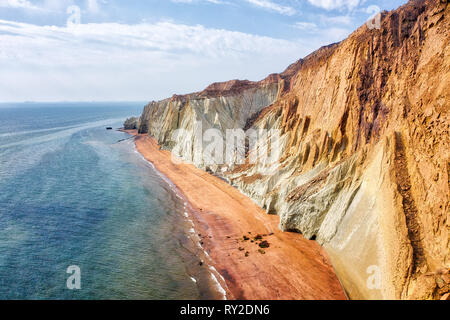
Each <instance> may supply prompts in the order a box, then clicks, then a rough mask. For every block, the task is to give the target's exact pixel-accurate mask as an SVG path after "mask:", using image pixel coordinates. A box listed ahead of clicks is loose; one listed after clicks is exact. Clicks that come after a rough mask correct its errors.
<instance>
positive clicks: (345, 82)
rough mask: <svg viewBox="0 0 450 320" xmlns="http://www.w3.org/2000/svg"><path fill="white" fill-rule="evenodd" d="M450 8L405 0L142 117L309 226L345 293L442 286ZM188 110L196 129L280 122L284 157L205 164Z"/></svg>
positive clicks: (423, 291) (433, 291) (287, 218)
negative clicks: (261, 70) (286, 60)
mask: <svg viewBox="0 0 450 320" xmlns="http://www.w3.org/2000/svg"><path fill="white" fill-rule="evenodd" d="M449 15H450V12H449V6H448V2H447V1H442V0H425V1H419V0H413V1H410V2H408V3H407V4H406V5H404V6H402V7H400V8H399V9H397V10H395V11H392V12H384V13H383V14H382V19H381V28H380V29H372V30H369V28H368V27H367V26H366V25H364V26H362V27H361V28H359V29H358V30H356V31H355V32H354V33H353V34H352V35H350V36H349V38H347V39H346V40H344V41H342V42H341V43H339V44H334V45H331V46H328V47H324V48H322V49H320V50H318V51H316V52H315V53H313V54H312V55H310V56H308V57H306V58H305V59H302V60H299V61H298V62H296V63H295V64H293V65H292V66H290V67H289V68H288V69H287V70H286V71H285V72H284V73H282V74H280V75H271V76H269V77H268V78H267V79H265V80H263V81H261V82H249V81H231V82H227V83H220V84H214V85H211V86H210V87H208V88H207V89H206V90H204V91H203V92H200V93H195V94H191V95H186V96H174V97H173V98H172V99H167V100H164V101H160V102H152V103H150V104H149V105H148V106H146V107H145V110H144V112H143V114H142V116H141V118H140V126H139V130H140V132H145V133H149V134H151V135H152V136H154V137H156V138H157V140H158V142H159V143H160V145H162V146H163V147H164V148H166V149H169V150H172V151H174V152H176V153H177V155H178V156H179V157H182V158H183V159H185V160H189V161H191V162H193V163H194V164H195V165H197V166H198V167H200V168H203V169H208V170H212V171H215V172H217V171H224V172H223V177H224V178H226V179H227V180H228V181H229V182H230V183H231V184H232V185H234V186H236V187H237V188H239V189H240V190H241V191H242V192H243V193H244V194H246V195H248V196H249V197H251V198H252V199H253V200H254V201H255V202H256V203H258V204H259V205H260V206H261V207H263V208H264V209H265V210H266V211H267V212H268V213H269V214H277V215H279V216H280V228H282V229H283V230H286V231H296V232H299V233H302V234H303V235H304V236H305V237H307V238H310V239H316V240H317V241H318V242H319V243H320V244H322V245H323V246H324V248H325V249H326V250H327V252H328V254H329V256H330V258H331V260H332V262H333V265H334V267H335V269H336V272H337V274H338V276H339V277H340V279H341V281H342V283H343V285H344V287H345V289H346V291H347V293H348V294H349V296H350V297H351V298H355V299H436V298H440V297H441V296H443V295H445V294H446V293H447V292H448V291H449V273H448V270H449V269H450V261H449V233H448V231H449V222H448V213H449V172H450V153H449V150H450V148H449V147H450V138H449V127H450V120H449V113H448V111H449V109H450V108H449V105H450V90H449V88H450V71H449V70H450V50H448V48H449V40H450V32H449V30H450V26H449ZM196 121H200V122H201V123H202V129H201V130H203V132H204V131H205V130H207V129H208V128H217V129H220V130H221V131H222V132H225V131H226V130H227V129H231V128H245V129H249V128H253V129H267V128H270V129H277V130H279V132H280V137H279V140H278V142H279V145H280V146H281V154H282V157H281V159H280V161H279V167H278V169H277V170H276V171H274V172H270V173H264V172H266V171H265V170H264V169H266V167H267V164H266V163H258V164H251V163H246V164H243V165H236V166H234V167H229V166H228V167H221V166H215V167H208V166H206V165H205V164H204V163H203V160H202V157H201V150H202V148H203V147H204V145H196V144H195V139H194V136H195V130H196V126H195V122H196ZM180 128H181V129H185V133H184V134H183V135H182V136H178V137H175V139H172V138H173V137H172V134H173V132H174V130H175V129H180ZM263 143H264V142H263ZM265 143H266V144H267V145H269V144H270V143H269V141H268V140H267V141H266V142H265ZM175 146H178V150H174V147H175ZM180 146H181V147H180ZM259 147H261V145H259ZM248 151H249V152H248V153H247V156H249V155H250V154H251V152H252V150H248ZM225 169H226V172H225Z"/></svg>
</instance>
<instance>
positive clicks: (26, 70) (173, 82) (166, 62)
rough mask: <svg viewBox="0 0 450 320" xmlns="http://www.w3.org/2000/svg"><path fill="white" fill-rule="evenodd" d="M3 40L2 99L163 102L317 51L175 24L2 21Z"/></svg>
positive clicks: (280, 67) (269, 70)
mask: <svg viewBox="0 0 450 320" xmlns="http://www.w3.org/2000/svg"><path fill="white" fill-rule="evenodd" d="M0 43H1V46H0V70H2V72H1V73H0V83H2V86H0V101H24V100H46V101H49V100H52V101H54V100H151V99H160V98H164V97H168V96H171V95H172V94H173V93H186V92H191V91H197V90H201V89H203V88H204V87H205V86H206V85H208V84H209V83H211V82H214V81H224V80H230V79H235V78H241V79H245V78H247V79H251V80H259V79H262V78H264V77H265V76H267V75H268V74H270V73H272V72H280V71H282V70H284V68H285V67H286V66H288V65H289V64H290V63H292V62H293V61H295V60H297V59H298V58H300V57H302V56H304V55H306V54H308V53H310V52H311V51H312V49H314V48H313V47H311V44H309V43H308V44H306V45H305V46H303V45H302V44H301V43H300V42H298V41H287V40H281V39H275V38H270V37H264V36H257V35H252V34H247V33H242V32H232V31H227V30H220V29H209V28H206V27H204V26H201V25H196V26H188V25H183V24H177V23H172V22H159V23H154V24H148V23H143V24H137V25H125V24H118V23H102V24H81V25H78V26H77V27H76V28H74V29H70V28H65V27H56V26H37V25H33V24H26V23H17V22H11V21H5V20H0Z"/></svg>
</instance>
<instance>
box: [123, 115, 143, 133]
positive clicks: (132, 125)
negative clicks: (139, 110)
mask: <svg viewBox="0 0 450 320" xmlns="http://www.w3.org/2000/svg"><path fill="white" fill-rule="evenodd" d="M123 128H124V129H125V130H137V129H138V128H139V118H136V117H131V118H128V119H127V120H125V122H124V124H123Z"/></svg>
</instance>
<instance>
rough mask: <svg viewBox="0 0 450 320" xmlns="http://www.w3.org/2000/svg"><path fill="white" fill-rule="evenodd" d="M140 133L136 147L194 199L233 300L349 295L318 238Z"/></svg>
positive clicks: (198, 228)
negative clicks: (289, 226) (286, 228)
mask: <svg viewBox="0 0 450 320" xmlns="http://www.w3.org/2000/svg"><path fill="white" fill-rule="evenodd" d="M127 132H128V133H129V134H132V135H134V136H135V144H136V148H137V150H138V151H139V152H140V153H141V154H142V156H143V157H144V158H145V159H146V160H147V161H149V162H151V163H152V164H153V165H154V167H155V168H156V169H157V170H158V171H159V172H160V173H161V174H162V175H164V176H165V177H167V179H169V180H170V181H171V182H172V183H173V184H174V185H175V186H176V188H177V189H178V191H179V192H180V193H181V194H182V195H183V196H184V197H185V199H186V201H188V202H189V206H190V208H191V210H190V211H191V212H190V214H191V215H192V220H193V223H194V226H195V233H196V236H197V237H198V239H199V243H198V245H199V246H200V247H201V248H203V249H204V250H205V252H206V253H205V256H206V257H207V258H208V260H209V261H203V260H201V261H200V262H199V264H200V265H203V264H204V267H205V268H210V269H211V270H213V271H214V272H215V274H216V276H214V278H216V280H217V282H218V284H220V286H221V287H222V288H223V290H224V291H225V292H226V299H229V300H236V299H238V300H343V299H346V295H345V293H344V290H343V289H342V286H341V284H340V282H339V280H338V278H337V276H336V274H335V272H334V270H333V267H332V266H331V263H330V261H329V259H328V258H327V256H326V254H325V251H324V250H323V249H322V248H321V246H320V245H319V244H318V243H317V242H315V241H309V240H307V239H305V238H304V237H303V236H302V235H300V234H298V233H289V232H282V231H281V230H280V229H279V228H278V223H279V218H278V216H275V215H268V214H266V213H265V212H264V211H263V210H262V209H261V208H260V207H258V206H257V205H256V204H255V203H254V202H253V201H252V200H251V199H249V198H247V197H246V196H244V195H243V194H241V193H240V192H239V191H238V190H237V189H235V188H233V187H232V186H231V185H229V184H228V183H226V182H225V181H223V180H221V179H220V178H218V177H215V176H213V175H210V174H208V173H206V172H204V171H202V170H200V169H198V168H196V167H194V166H193V165H189V164H184V163H181V164H175V163H174V162H173V161H172V159H171V154H170V152H168V151H165V150H161V149H160V148H159V146H158V144H157V142H156V140H155V139H153V138H151V137H149V136H148V135H140V134H137V132H136V131H133V130H130V131H127Z"/></svg>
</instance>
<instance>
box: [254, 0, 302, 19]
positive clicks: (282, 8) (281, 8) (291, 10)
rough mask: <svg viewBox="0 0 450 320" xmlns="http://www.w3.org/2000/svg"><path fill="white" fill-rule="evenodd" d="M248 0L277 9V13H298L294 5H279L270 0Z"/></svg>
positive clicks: (256, 4)
mask: <svg viewBox="0 0 450 320" xmlns="http://www.w3.org/2000/svg"><path fill="white" fill-rule="evenodd" d="M246 1H247V2H250V3H251V4H253V5H255V6H258V7H260V8H263V9H266V10H270V11H275V12H277V13H280V14H284V15H287V16H292V15H294V14H295V13H296V10H295V9H294V8H293V7H290V6H283V5H279V4H277V3H275V2H273V1H270V0H246Z"/></svg>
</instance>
